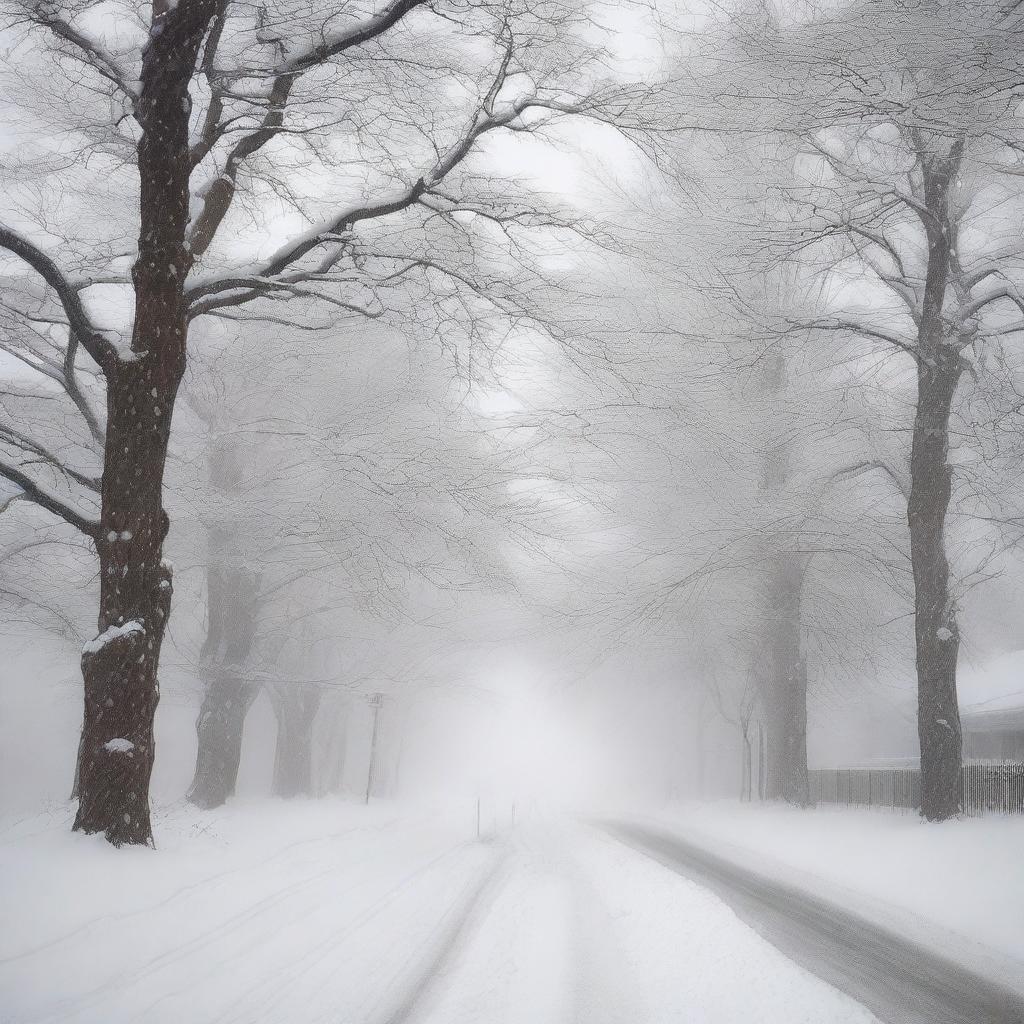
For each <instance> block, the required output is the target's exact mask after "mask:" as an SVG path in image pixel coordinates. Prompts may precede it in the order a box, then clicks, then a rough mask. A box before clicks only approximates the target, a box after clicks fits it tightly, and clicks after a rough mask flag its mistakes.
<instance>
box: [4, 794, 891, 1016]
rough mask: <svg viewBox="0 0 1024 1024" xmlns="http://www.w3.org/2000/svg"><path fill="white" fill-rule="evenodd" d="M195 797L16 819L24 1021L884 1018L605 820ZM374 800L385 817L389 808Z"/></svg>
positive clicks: (16, 959)
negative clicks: (138, 812)
mask: <svg viewBox="0 0 1024 1024" xmlns="http://www.w3.org/2000/svg"><path fill="white" fill-rule="evenodd" d="M272 810H273V813H274V814H275V815H276V816H277V827H276V828H268V827H267V821H268V820H269V819H268V815H269V814H270V813H271V812H270V811H269V810H267V809H264V808H261V807H259V806H257V807H255V808H253V809H251V810H247V809H245V808H238V809H235V810H231V811H229V812H227V813H225V814H224V815H223V816H222V817H220V818H217V819H209V818H204V817H202V816H201V815H200V814H199V813H198V812H193V811H190V810H181V811H176V812H175V814H177V815H179V817H178V818H175V819H173V820H169V821H167V822H165V823H164V824H163V830H162V834H163V836H164V840H163V846H162V847H161V849H160V850H159V851H157V852H155V853H154V852H153V851H150V850H135V851H126V850H122V851H114V850H111V849H110V848H109V847H107V846H106V844H104V843H103V842H102V841H93V840H90V839H86V838H84V837H81V836H72V835H70V834H68V833H67V832H66V831H65V827H66V822H63V821H60V820H55V821H52V822H50V823H49V827H47V828H45V829H41V830H36V829H35V827H34V826H31V823H29V825H30V827H28V828H25V829H23V830H22V832H21V834H18V835H8V836H0V880H2V885H3V902H4V907H5V921H4V923H5V928H4V929H3V930H2V931H0V1021H2V1022H3V1024H56V1022H74V1024H129V1022H132V1024H135V1022H138V1021H142V1020H144V1021H146V1022H147V1024H165V1022H166V1024H172V1022H173V1024H179V1022H180V1021H183V1020H188V1021H189V1022H190V1024H318V1022H323V1024H577V1022H578V1024H584V1022H585V1024H684V1022H685V1024H874V1022H875V1018H874V1017H873V1016H872V1015H871V1014H870V1013H869V1012H868V1011H867V1010H865V1009H864V1007H862V1006H860V1005H858V1003H857V1002H855V1001H854V1000H852V999H851V998H849V997H848V996H847V995H845V994H843V993H841V992H838V991H837V990H836V989H835V988H832V987H831V986H829V985H828V984H826V983H824V982H823V981H821V980H819V979H818V978H816V977H814V976H813V975H812V974H810V973H809V972H807V971H805V970H804V969H803V968H801V967H798V966H797V965H796V964H794V963H793V962H792V961H791V960H789V959H787V958H786V957H785V956H784V955H783V954H781V953H780V952H779V951H778V950H776V949H775V948H773V947H772V946H771V945H770V944H769V943H768V942H767V941H765V939H763V938H761V937H760V936H759V935H757V934H756V933H755V932H754V931H753V930H752V929H750V928H749V927H747V926H746V925H745V924H743V923H742V922H741V921H740V920H739V919H738V918H737V917H736V915H735V914H734V913H733V912H732V911H731V910H730V909H729V908H728V907H727V906H726V905H725V904H724V903H723V902H722V901H721V900H720V899H718V897H716V896H715V895H713V894H712V893H710V892H708V891H707V890H706V889H704V888H701V887H700V886H698V885H696V884H694V883H693V882H691V881H689V880H687V879H685V878H682V877H680V876H679V875H678V874H677V873H675V872H673V871H670V870H668V869H667V868H665V867H663V866H662V865H660V864H657V863H656V862H654V861H653V860H651V859H650V858H649V857H646V856H644V855H641V854H639V853H637V852H636V851H634V850H631V849H629V848H628V847H626V846H624V845H623V844H622V843H620V842H619V841H617V840H615V839H612V838H611V837H609V836H607V835H604V834H602V833H601V832H599V831H597V830H595V829H592V828H588V827H584V826H577V825H572V824H568V823H560V822H552V821H547V822H544V821H536V822H532V823H528V824H526V825H524V826H523V827H520V828H517V829H516V831H515V833H514V834H512V835H508V834H505V835H502V836H498V837H495V838H494V839H493V840H492V841H485V842H477V841H476V840H475V837H474V835H473V829H472V824H471V821H470V820H469V818H468V816H466V815H461V812H460V813H459V814H457V815H456V816H455V817H454V818H452V817H449V818H448V819H445V818H444V817H443V816H438V815H436V814H419V815H417V814H407V813H404V812H402V813H399V812H387V811H385V810H383V809H378V810H377V811H376V812H374V809H372V808H371V809H370V811H369V812H368V811H366V810H365V809H363V808H361V807H353V806H352V805H345V804H338V805H335V806H330V805H328V806H322V805H319V804H314V803H312V802H311V803H310V804H308V805H306V806H296V807H288V808H285V807H280V806H276V807H274V808H273V809H272ZM374 814H375V815H376V816H374Z"/></svg>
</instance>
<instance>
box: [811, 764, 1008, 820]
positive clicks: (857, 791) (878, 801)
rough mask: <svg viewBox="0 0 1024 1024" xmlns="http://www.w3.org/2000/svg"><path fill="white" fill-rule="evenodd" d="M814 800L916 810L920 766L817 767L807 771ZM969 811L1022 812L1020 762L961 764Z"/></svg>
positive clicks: (982, 812) (965, 808)
mask: <svg viewBox="0 0 1024 1024" xmlns="http://www.w3.org/2000/svg"><path fill="white" fill-rule="evenodd" d="M807 775H808V781H809V784H810V796H811V802H812V803H822V804H843V805H845V806H847V807H850V806H858V807H887V808H892V809H894V810H895V809H898V808H905V809H907V810H916V809H918V808H920V806H921V771H920V769H918V768H835V769H832V768H817V769H812V770H811V771H809V772H808V773H807ZM960 787H961V793H962V798H963V808H964V811H965V813H967V814H985V813H996V814H999V813H1002V814H1024V763H1021V762H1017V761H1007V762H1003V763H1000V764H965V765H964V766H963V768H962V769H961V770H960Z"/></svg>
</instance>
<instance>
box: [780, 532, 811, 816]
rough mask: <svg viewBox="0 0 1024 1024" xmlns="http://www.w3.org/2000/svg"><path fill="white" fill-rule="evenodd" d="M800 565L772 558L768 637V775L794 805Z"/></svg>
mask: <svg viewBox="0 0 1024 1024" xmlns="http://www.w3.org/2000/svg"><path fill="white" fill-rule="evenodd" d="M804 561H805V558H804V556H803V555H802V554H801V553H800V552H794V551H787V552H783V553H781V554H780V555H778V556H777V558H776V559H775V565H774V567H773V572H774V580H773V586H772V595H773V600H774V602H775V618H774V622H773V627H774V628H773V630H772V638H771V673H772V691H773V695H774V702H775V707H776V709H777V713H778V726H777V729H776V735H775V737H774V738H775V752H774V757H773V759H774V761H775V768H774V771H773V772H772V775H773V776H774V779H775V785H776V787H777V795H778V796H781V797H782V799H783V800H785V801H786V802H787V803H791V804H796V805H797V806H800V807H806V806H807V804H808V803H809V790H808V784H807V668H806V663H805V661H804V658H803V653H802V640H801V624H802V621H803V619H802V614H801V598H802V596H803V582H804Z"/></svg>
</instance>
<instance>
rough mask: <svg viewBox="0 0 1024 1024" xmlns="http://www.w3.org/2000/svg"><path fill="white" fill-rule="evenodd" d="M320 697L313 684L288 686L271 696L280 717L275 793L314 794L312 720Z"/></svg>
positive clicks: (275, 757) (280, 794)
mask: <svg viewBox="0 0 1024 1024" xmlns="http://www.w3.org/2000/svg"><path fill="white" fill-rule="evenodd" d="M320 697H321V691H320V690H319V689H317V688H316V687H312V686H289V687H287V688H284V689H282V690H279V691H277V692H276V693H272V695H271V700H272V702H273V705H274V714H275V716H276V717H277V751H276V754H275V756H274V795H275V796H283V797H291V796H312V795H313V723H314V722H315V721H316V713H317V710H318V708H319V707H320Z"/></svg>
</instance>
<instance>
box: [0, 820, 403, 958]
mask: <svg viewBox="0 0 1024 1024" xmlns="http://www.w3.org/2000/svg"><path fill="white" fill-rule="evenodd" d="M398 824H407V822H402V821H401V819H399V818H394V819H392V820H391V821H389V822H386V823H384V824H383V825H381V826H379V828H377V829H376V831H379V832H384V831H386V830H388V829H391V828H394V827H395V826H396V825H398ZM54 830H56V826H55V828H54ZM365 831H366V829H365V828H364V827H359V826H353V827H350V828H347V829H343V830H342V831H340V832H333V833H330V834H329V835H325V836H311V837H309V838H307V839H300V840H297V841H296V842H294V843H290V844H289V845H288V846H284V847H281V848H280V849H278V850H275V851H274V853H272V854H271V855H270V856H269V857H265V858H264V859H263V860H260V861H254V862H253V863H251V864H245V865H242V866H239V867H232V868H226V869H225V870H224V871H219V872H216V873H215V874H212V875H207V876H204V877H203V878H198V879H196V880H195V881H194V882H189V883H188V884H187V885H184V886H182V887H181V888H180V889H176V890H175V891H174V892H172V893H168V895H167V896H165V897H164V898H163V899H162V900H158V901H157V902H156V903H150V904H147V905H146V906H142V907H136V908H134V909H133V910H129V911H126V912H125V913H123V914H103V915H101V916H100V917H94V918H91V919H89V920H88V921H83V922H82V924H81V925H79V926H78V927H77V928H74V929H73V930H71V931H69V932H65V933H64V934H62V935H58V936H55V937H53V938H51V939H47V940H46V941H45V942H41V943H37V944H36V945H35V946H31V947H29V948H28V949H23V950H20V951H19V952H17V953H13V954H11V955H9V956H4V957H0V967H4V966H6V965H8V964H13V963H17V962H18V961H20V960H25V959H28V958H30V957H33V956H37V955H38V954H40V953H45V952H46V951H48V950H51V949H53V948H54V947H56V946H60V945H61V944H62V943H67V942H71V941H72V940H74V939H77V938H79V937H80V936H82V935H84V934H86V933H88V932H90V931H92V930H94V929H97V928H100V927H101V926H103V925H110V924H123V923H124V922H126V921H131V920H133V919H134V918H139V917H147V916H148V915H150V914H153V913H156V912H159V911H160V910H162V909H163V908H165V907H168V906H170V905H171V904H172V903H175V902H176V901H178V900H180V899H182V898H187V897H189V896H191V895H192V894H194V893H198V894H199V895H203V894H204V893H205V891H206V890H208V889H210V888H211V887H214V886H215V884H216V883H217V882H220V881H223V880H225V879H227V880H228V881H230V882H231V883H236V882H237V881H238V879H239V876H241V875H243V874H247V873H252V874H254V875H257V874H258V873H259V872H261V871H262V870H263V869H264V868H266V867H267V866H268V865H270V864H273V863H274V861H276V860H280V859H281V858H283V857H286V856H289V855H294V854H295V852H296V851H298V850H304V849H306V848H308V847H310V846H314V845H317V844H319V843H326V842H334V841H336V840H339V839H345V838H350V837H352V836H359V835H362V834H364V833H365ZM369 859H371V858H366V860H369ZM326 873H327V872H320V873H318V874H316V875H312V876H309V881H310V882H313V881H316V880H317V879H318V878H320V877H323V875H324V874H326ZM301 884H302V883H301V882H299V883H292V884H289V885H287V886H284V887H282V888H281V889H280V890H277V892H279V893H281V894H283V895H286V894H287V893H289V892H291V891H292V890H293V888H294V886H295V885H301ZM273 895H274V894H273V893H272V894H270V896H273ZM225 923H226V922H225Z"/></svg>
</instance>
